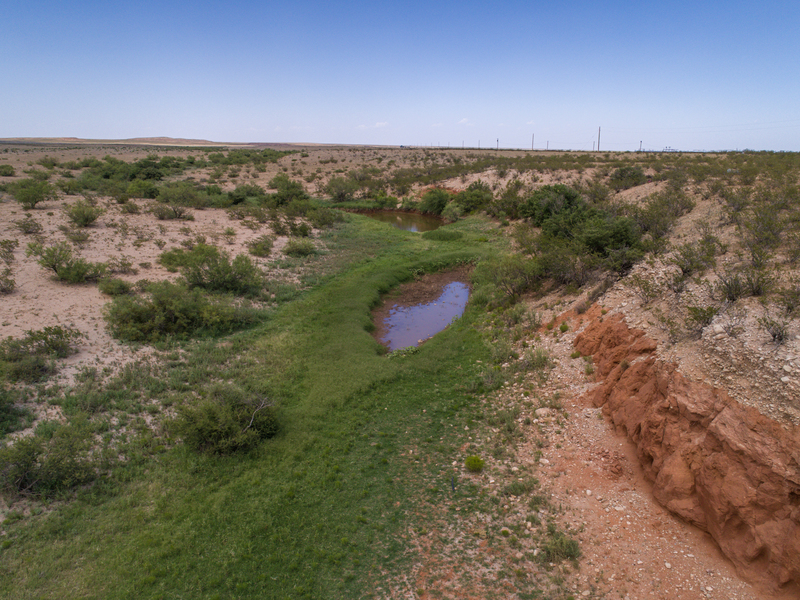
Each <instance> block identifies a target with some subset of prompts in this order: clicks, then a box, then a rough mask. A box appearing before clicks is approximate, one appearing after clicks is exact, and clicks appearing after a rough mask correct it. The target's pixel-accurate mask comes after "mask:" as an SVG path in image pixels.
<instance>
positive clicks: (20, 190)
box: [9, 179, 57, 209]
mask: <svg viewBox="0 0 800 600" xmlns="http://www.w3.org/2000/svg"><path fill="white" fill-rule="evenodd" d="M9 192H11V195H12V196H14V198H15V199H16V200H17V202H19V203H20V204H22V206H23V208H25V209H32V208H35V207H36V205H37V204H39V203H40V202H47V201H49V200H55V199H56V197H57V196H56V189H55V188H54V187H53V186H52V185H50V184H49V183H48V182H47V181H40V180H37V179H23V180H21V181H17V182H15V183H12V184H10V185H9Z"/></svg>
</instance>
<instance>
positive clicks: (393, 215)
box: [366, 210, 444, 231]
mask: <svg viewBox="0 0 800 600" xmlns="http://www.w3.org/2000/svg"><path fill="white" fill-rule="evenodd" d="M366 215H367V216H368V217H369V218H371V219H376V220H378V221H382V222H383V223H389V225H391V226H392V227H397V228H398V229H405V230H406V231H433V230H434V229H439V227H441V226H442V225H443V224H444V223H443V221H442V220H441V219H439V218H438V217H432V216H430V215H421V214H419V213H410V212H404V211H399V210H380V211H376V212H370V213H366Z"/></svg>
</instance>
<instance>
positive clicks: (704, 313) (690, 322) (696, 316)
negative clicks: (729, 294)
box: [686, 306, 719, 334]
mask: <svg viewBox="0 0 800 600" xmlns="http://www.w3.org/2000/svg"><path fill="white" fill-rule="evenodd" d="M686 310H687V311H688V313H689V316H688V317H687V318H686V328H687V329H688V330H689V331H693V332H695V333H697V334H701V333H702V332H703V329H705V328H706V327H707V326H709V325H711V322H712V321H713V320H714V317H715V316H717V313H718V312H719V309H718V308H717V307H716V306H706V307H705V308H703V307H702V306H689V307H687V309H686Z"/></svg>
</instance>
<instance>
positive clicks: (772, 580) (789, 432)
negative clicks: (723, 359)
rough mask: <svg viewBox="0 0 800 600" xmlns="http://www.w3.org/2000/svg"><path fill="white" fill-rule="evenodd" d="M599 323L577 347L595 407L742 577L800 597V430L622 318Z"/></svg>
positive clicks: (659, 492)
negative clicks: (588, 368) (710, 379)
mask: <svg viewBox="0 0 800 600" xmlns="http://www.w3.org/2000/svg"><path fill="white" fill-rule="evenodd" d="M589 314H593V315H594V316H595V318H594V319H593V320H592V321H591V322H590V324H589V325H588V326H587V327H586V328H585V329H584V330H583V332H582V333H580V334H579V335H578V336H577V337H576V338H575V348H576V349H577V350H579V351H580V352H581V353H582V354H583V355H591V356H592V357H593V360H594V364H595V374H596V377H597V381H598V382H600V385H598V386H597V387H595V388H594V389H592V390H591V391H589V392H587V394H586V396H587V399H588V400H589V401H591V402H592V403H593V404H594V405H595V406H598V407H602V408H603V411H604V413H605V414H606V415H607V416H608V417H610V419H611V420H612V422H613V423H614V425H615V426H616V427H617V428H618V429H620V430H621V431H623V432H624V433H625V434H626V435H627V437H628V438H629V439H630V440H631V441H632V442H633V444H634V445H635V446H636V451H637V454H638V457H639V460H640V462H641V464H642V467H643V468H644V471H645V474H646V476H647V477H648V478H649V479H650V480H651V481H652V483H653V493H654V496H655V498H656V500H657V501H658V502H660V503H661V504H662V505H663V506H664V507H666V508H667V509H669V510H670V511H672V512H673V513H675V514H677V515H678V516H680V517H681V518H683V519H685V520H687V521H688V522H690V523H693V524H694V525H696V526H698V527H700V528H701V529H703V530H705V531H707V532H708V533H709V534H711V536H712V537H713V538H714V539H715V540H716V542H717V543H718V544H719V547H720V548H721V550H722V551H723V553H724V554H725V555H726V556H728V558H729V559H730V560H731V561H732V562H733V563H734V565H735V566H736V568H737V570H738V571H739V572H740V573H741V575H742V576H744V577H745V578H747V579H750V580H753V581H757V582H760V583H766V584H769V585H770V586H774V587H775V588H779V589H781V590H782V591H785V592H790V593H791V592H792V591H796V592H797V593H798V597H800V428H797V427H785V426H782V425H780V424H779V423H778V422H776V421H773V420H772V419H769V418H768V417H765V416H763V415H762V414H760V413H759V412H758V411H757V410H755V409H753V408H749V407H746V406H743V405H741V404H739V403H738V402H736V401H735V400H733V399H732V398H731V397H730V396H728V394H727V393H726V392H724V391H722V390H719V389H717V388H713V387H711V386H709V385H707V384H705V383H699V382H692V381H689V380H688V379H687V378H685V377H684V376H683V375H682V374H681V373H680V372H679V370H678V366H677V365H675V364H673V363H667V362H664V361H662V360H660V359H658V358H657V357H656V353H655V350H656V345H657V344H656V342H655V341H653V340H651V339H648V338H647V337H645V335H644V332H643V331H640V330H638V329H631V328H629V327H628V326H627V325H626V323H625V321H624V317H623V316H622V315H621V314H615V315H613V316H612V315H607V316H606V317H602V316H600V315H599V311H596V310H592V311H589ZM587 316H588V315H587Z"/></svg>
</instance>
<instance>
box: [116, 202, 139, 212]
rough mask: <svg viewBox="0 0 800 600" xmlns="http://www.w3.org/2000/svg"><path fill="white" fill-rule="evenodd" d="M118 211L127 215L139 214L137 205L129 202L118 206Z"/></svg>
mask: <svg viewBox="0 0 800 600" xmlns="http://www.w3.org/2000/svg"><path fill="white" fill-rule="evenodd" d="M119 211H120V212H121V213H124V214H127V215H138V214H139V212H140V210H139V205H138V204H136V203H135V202H131V201H130V200H128V201H127V202H124V203H122V204H120V207H119Z"/></svg>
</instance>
